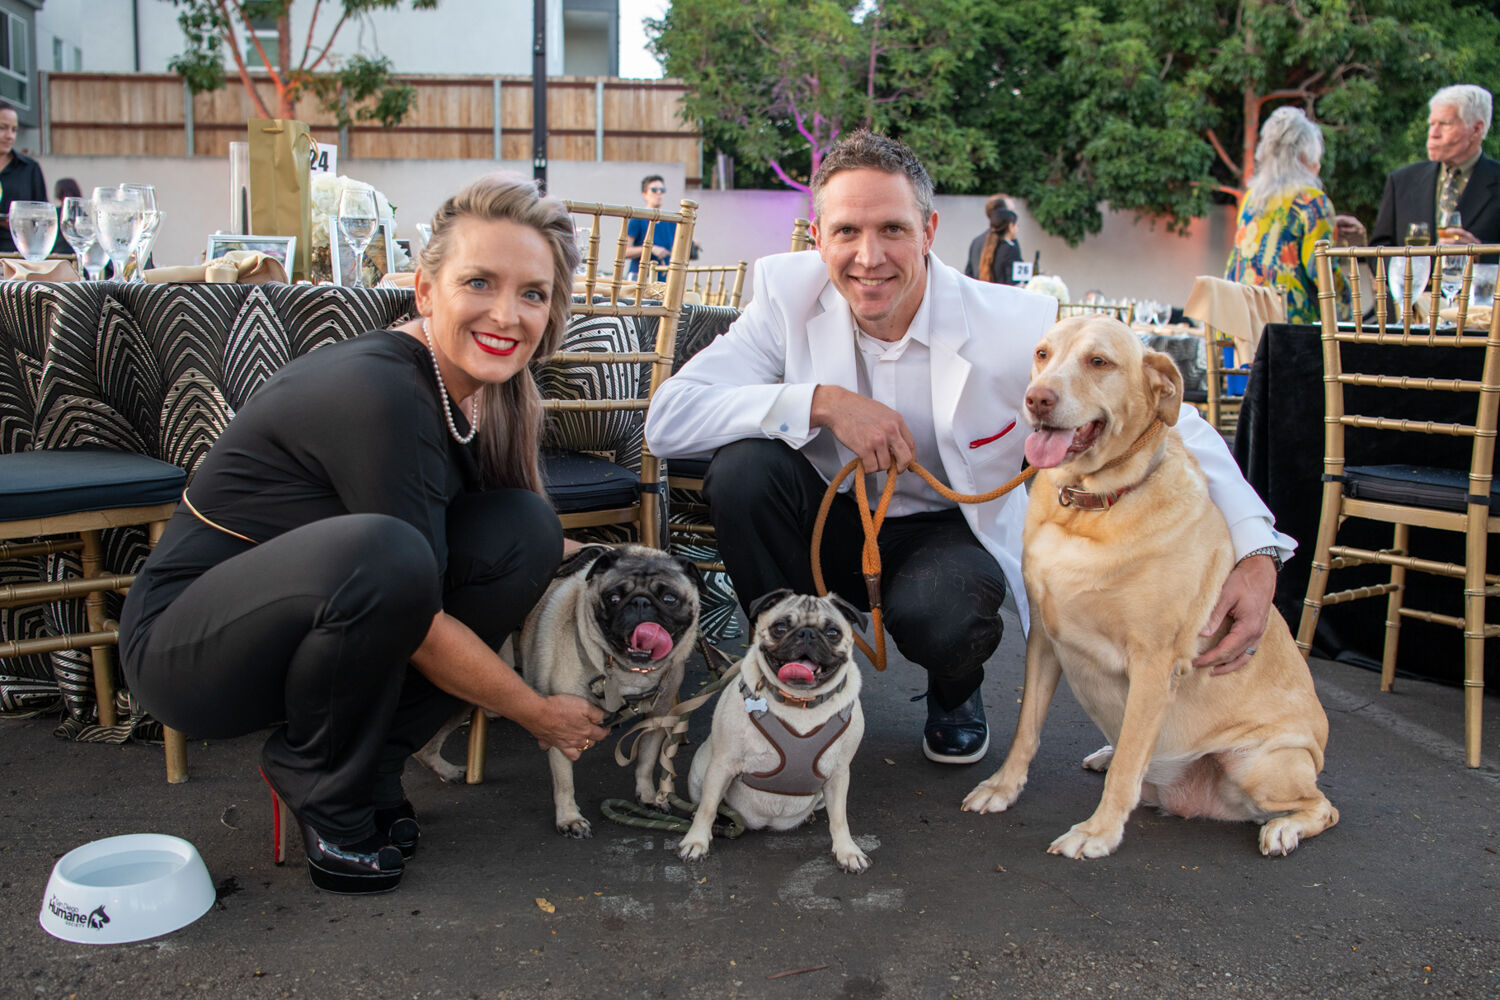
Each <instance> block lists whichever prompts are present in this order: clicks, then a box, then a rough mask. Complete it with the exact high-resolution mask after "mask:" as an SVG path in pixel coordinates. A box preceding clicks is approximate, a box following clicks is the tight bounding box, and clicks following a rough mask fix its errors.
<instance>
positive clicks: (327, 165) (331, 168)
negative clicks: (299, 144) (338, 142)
mask: <svg viewBox="0 0 1500 1000" xmlns="http://www.w3.org/2000/svg"><path fill="white" fill-rule="evenodd" d="M307 169H308V171H309V172H310V173H314V174H333V175H335V176H337V175H338V172H339V148H338V147H337V146H333V145H329V144H327V143H322V142H315V143H313V147H312V150H311V151H310V152H309V153H308V157H307Z"/></svg>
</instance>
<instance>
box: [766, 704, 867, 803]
mask: <svg viewBox="0 0 1500 1000" xmlns="http://www.w3.org/2000/svg"><path fill="white" fill-rule="evenodd" d="M740 690H741V692H743V693H744V694H745V697H746V698H747V699H748V698H749V697H750V696H749V692H748V691H746V689H745V686H744V682H743V681H741V682H740ZM746 711H747V712H748V714H749V716H750V722H751V724H753V725H754V726H755V728H756V729H758V730H760V734H761V735H762V736H764V737H765V738H766V740H767V742H769V743H770V744H771V746H772V747H774V748H775V750H776V753H777V755H778V756H779V757H780V758H781V763H779V764H777V765H776V766H775V767H773V768H772V769H771V770H769V771H760V772H750V771H747V772H745V773H744V774H741V775H740V781H742V782H744V783H745V785H746V786H748V787H750V788H753V789H755V790H756V791H758V792H771V793H773V794H776V795H816V794H817V793H818V792H820V791H821V790H822V789H823V785H824V783H825V782H827V781H828V776H827V775H825V774H823V773H822V772H821V771H819V770H818V761H820V760H822V759H823V754H824V753H826V752H827V751H828V748H829V747H831V746H833V744H834V741H835V740H837V739H838V738H839V737H840V736H842V735H843V733H844V730H846V729H848V728H849V720H850V719H851V718H852V717H853V715H854V704H853V703H852V702H851V703H850V704H848V705H845V706H844V708H843V710H842V711H840V712H839V713H838V714H837V715H834V716H832V717H831V718H829V719H826V720H825V721H824V722H822V723H821V724H820V725H818V726H816V727H814V728H813V729H812V730H811V731H809V732H806V733H799V732H796V731H795V730H793V729H791V728H790V727H788V726H787V724H786V723H785V722H783V721H782V720H781V718H780V717H779V716H777V715H773V714H772V713H770V712H768V711H766V710H765V709H764V708H761V709H755V710H750V709H746ZM835 722H837V723H838V726H837V727H835V726H834V725H833V723H835Z"/></svg>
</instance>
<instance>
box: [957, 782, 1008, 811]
mask: <svg viewBox="0 0 1500 1000" xmlns="http://www.w3.org/2000/svg"><path fill="white" fill-rule="evenodd" d="M1020 796H1021V787H1020V786H1019V785H1009V784H1002V783H999V782H995V781H994V780H993V779H992V780H990V781H986V782H983V783H982V784H979V785H976V786H975V788H974V790H973V791H972V792H970V793H969V794H968V795H966V796H964V806H963V808H964V812H974V813H997V812H1004V811H1005V810H1007V809H1009V808H1010V807H1011V806H1013V805H1015V804H1016V799H1018V798H1020Z"/></svg>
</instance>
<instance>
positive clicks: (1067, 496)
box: [1057, 418, 1166, 510]
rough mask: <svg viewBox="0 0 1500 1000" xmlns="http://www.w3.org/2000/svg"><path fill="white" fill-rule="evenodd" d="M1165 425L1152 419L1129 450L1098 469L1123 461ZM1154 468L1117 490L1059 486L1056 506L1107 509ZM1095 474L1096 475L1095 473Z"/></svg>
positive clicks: (1153, 467) (1108, 467) (1142, 480)
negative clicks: (1102, 490)
mask: <svg viewBox="0 0 1500 1000" xmlns="http://www.w3.org/2000/svg"><path fill="white" fill-rule="evenodd" d="M1165 426H1166V425H1165V424H1163V423H1162V422H1161V420H1160V419H1159V418H1158V419H1157V420H1154V421H1152V423H1151V426H1150V427H1147V428H1146V429H1145V430H1144V431H1143V432H1141V436H1140V437H1138V438H1136V439H1135V443H1134V444H1132V445H1131V446H1130V450H1129V451H1127V452H1125V454H1123V455H1121V456H1120V457H1119V458H1116V459H1115V460H1114V461H1112V462H1109V463H1108V464H1106V465H1104V466H1101V467H1100V468H1099V470H1098V471H1099V472H1103V471H1105V470H1106V469H1112V468H1114V467H1115V466H1117V465H1119V464H1121V463H1122V462H1124V461H1125V460H1126V459H1128V458H1130V457H1131V456H1132V455H1134V454H1135V453H1136V452H1138V451H1140V450H1141V448H1143V447H1144V446H1145V444H1146V442H1147V441H1149V440H1151V439H1152V438H1153V437H1155V436H1156V432H1157V431H1159V430H1162V429H1163V428H1164V427H1165ZM1159 464H1161V463H1159V462H1158V463H1157V465H1159ZM1156 468H1157V466H1156V465H1153V466H1151V468H1149V469H1147V470H1146V474H1145V475H1144V476H1142V477H1141V478H1140V479H1138V480H1136V481H1135V482H1134V483H1131V484H1130V485H1129V486H1125V487H1122V488H1120V489H1118V490H1111V491H1110V492H1108V493H1091V492H1089V491H1088V490H1081V489H1079V488H1078V487H1076V486H1059V487H1058V488H1057V503H1058V506H1061V507H1072V508H1073V509H1074V510H1109V509H1110V508H1111V507H1113V506H1114V505H1115V504H1117V503H1119V501H1120V498H1121V497H1122V496H1124V495H1125V494H1127V493H1129V492H1130V491H1131V490H1133V489H1135V488H1136V487H1137V486H1139V485H1141V483H1144V482H1145V481H1146V480H1148V479H1150V478H1151V474H1152V473H1153V472H1155V471H1156ZM1095 474H1096V475H1097V473H1095Z"/></svg>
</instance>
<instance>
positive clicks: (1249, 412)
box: [1234, 324, 1500, 684]
mask: <svg viewBox="0 0 1500 1000" xmlns="http://www.w3.org/2000/svg"><path fill="white" fill-rule="evenodd" d="M1320 332H1321V331H1320V329H1319V328H1318V327H1317V326H1311V325H1307V326H1304V325H1294V324H1271V325H1269V326H1267V327H1266V328H1265V331H1264V332H1263V333H1262V335H1261V338H1260V345H1259V347H1258V349H1257V350H1256V354H1255V365H1254V367H1253V368H1252V370H1251V374H1250V382H1249V385H1248V386H1247V387H1246V391H1245V401H1244V406H1243V409H1242V410H1241V411H1240V420H1239V427H1238V431H1237V433H1236V436H1235V441H1234V454H1235V458H1236V460H1238V462H1239V464H1240V468H1241V469H1242V470H1243V472H1244V474H1245V478H1246V479H1247V480H1249V482H1250V485H1251V486H1253V487H1255V489H1256V490H1257V492H1259V493H1260V495H1261V497H1262V498H1263V499H1264V500H1265V501H1266V504H1267V505H1268V506H1269V507H1270V508H1271V510H1272V512H1273V513H1274V514H1275V515H1276V526H1277V527H1278V528H1280V529H1281V530H1282V531H1284V532H1286V533H1287V534H1289V535H1291V536H1292V537H1293V538H1295V539H1297V542H1298V548H1297V554H1296V556H1295V557H1294V558H1293V559H1292V560H1291V561H1290V562H1288V563H1287V565H1286V567H1285V569H1283V570H1282V573H1281V577H1280V579H1279V580H1278V581H1277V587H1276V606H1277V607H1278V608H1279V609H1280V610H1281V613H1282V614H1283V615H1284V616H1286V619H1287V622H1288V624H1289V625H1291V628H1292V631H1293V632H1294V633H1295V632H1296V631H1297V623H1298V622H1299V621H1300V620H1301V617H1302V600H1303V598H1304V597H1305V596H1306V593H1307V577H1308V573H1309V571H1310V569H1311V566H1312V559H1313V549H1314V546H1315V545H1316V543H1317V537H1318V516H1319V508H1320V505H1321V502H1322V481H1321V478H1320V477H1321V475H1322V472H1323V381H1322V380H1323V356H1322V344H1321V341H1320V339H1319V337H1320ZM1392 356H1395V357H1398V358H1399V359H1401V360H1400V362H1399V363H1394V364H1392V363H1390V362H1389V360H1388V359H1390V358H1391V357H1392ZM1482 361H1483V353H1482V352H1481V351H1478V350H1474V349H1463V350H1459V349H1455V348H1421V349H1413V348H1409V347H1405V348H1403V347H1382V346H1376V345H1368V344H1353V345H1346V346H1345V348H1344V370H1345V371H1346V372H1355V371H1358V372H1365V373H1370V374H1374V373H1378V372H1382V371H1384V372H1397V371H1400V372H1403V373H1405V374H1409V375H1415V376H1438V377H1447V378H1452V377H1455V376H1460V375H1462V376H1464V377H1467V378H1471V379H1477V378H1478V377H1479V370H1480V365H1481V363H1482ZM1383 363H1384V367H1382V364H1383ZM1465 366H1466V367H1465ZM1466 369H1467V370H1466ZM1372 398H1376V399H1379V400H1380V401H1379V402H1378V403H1376V404H1374V405H1371V400H1372ZM1392 400H1394V401H1395V402H1394V404H1393V403H1392V402H1391V401H1392ZM1475 406H1476V396H1475V395H1474V394H1473V393H1455V392H1429V391H1400V390H1391V389H1368V388H1355V389H1348V390H1346V391H1345V408H1346V410H1347V411H1348V412H1351V413H1371V414H1383V415H1396V414H1398V413H1399V414H1401V415H1404V416H1407V417H1411V418H1413V419H1419V420H1440V421H1445V422H1453V423H1469V424H1472V423H1473V421H1474V412H1475ZM1345 450H1346V455H1347V458H1346V463H1347V464H1349V465H1358V464H1361V463H1364V464H1388V463H1396V462H1410V463H1413V464H1418V465H1439V466H1447V467H1451V468H1455V469H1463V470H1465V471H1467V470H1468V466H1469V451H1470V448H1469V440H1468V439H1467V438H1457V437H1449V436H1446V435H1429V434H1399V433H1392V432H1389V431H1368V430H1365V431H1362V430H1349V431H1348V432H1346V435H1345ZM1390 537H1391V536H1390V528H1389V527H1386V526H1384V525H1379V524H1374V523H1372V522H1368V521H1358V522H1356V521H1351V522H1349V523H1348V524H1347V525H1346V526H1345V527H1344V530H1343V531H1341V532H1340V533H1339V536H1338V541H1340V542H1342V543H1346V544H1352V545H1360V546H1363V547H1369V548H1385V547H1389V545H1390ZM1412 551H1413V552H1414V553H1415V554H1417V555H1421V556H1425V557H1428V558H1434V559H1443V560H1448V561H1452V562H1455V563H1462V562H1463V557H1464V547H1463V538H1462V536H1460V535H1457V534H1455V533H1452V532H1441V531H1431V530H1422V529H1413V530H1412ZM1489 567H1490V569H1489V571H1490V572H1491V573H1493V572H1495V571H1496V570H1497V569H1500V544H1497V543H1496V542H1494V541H1493V540H1492V542H1491V545H1490V555H1489ZM1389 573H1390V571H1389V569H1387V568H1385V567H1380V566H1370V567H1361V568H1359V569H1355V570H1343V571H1340V572H1338V573H1335V574H1333V575H1332V577H1331V581H1332V585H1333V588H1336V589H1340V590H1342V589H1344V588H1346V587H1349V586H1354V585H1356V584H1370V583H1377V582H1380V581H1382V580H1385V579H1387V578H1388V577H1389ZM1331 589H1332V588H1331ZM1405 603H1406V606H1407V607H1412V608H1421V609H1423V610H1429V611H1437V612H1441V613H1444V614H1451V615H1457V616H1462V615H1463V581H1462V580H1446V579H1440V578H1437V577H1433V576H1430V575H1428V574H1421V573H1411V574H1408V575H1407V595H1406V601H1405ZM1494 603H1495V602H1494V601H1493V600H1492V601H1490V602H1489V604H1491V605H1493V604H1494ZM1385 608H1386V601H1385V598H1383V597H1378V598H1368V599H1366V600H1362V601H1356V602H1354V603H1353V604H1347V605H1341V606H1337V607H1332V608H1324V609H1323V612H1322V615H1321V616H1320V618H1319V622H1318V633H1317V636H1316V638H1315V640H1314V652H1316V653H1317V654H1319V655H1321V656H1325V657H1333V658H1336V659H1340V660H1348V661H1353V662H1363V663H1366V665H1370V664H1371V663H1373V665H1376V666H1378V665H1379V662H1380V656H1381V646H1382V644H1383V642H1384V638H1385V637H1384V631H1385V628H1384V622H1385ZM1487 615H1488V617H1489V618H1490V620H1491V621H1494V620H1496V618H1497V617H1500V608H1493V609H1491V610H1488V611H1487ZM1485 657H1486V659H1485V674H1486V680H1487V683H1489V684H1495V683H1497V682H1500V648H1497V647H1496V644H1495V643H1488V644H1487V645H1486V648H1485ZM1397 669H1398V670H1401V671H1405V672H1409V673H1413V674H1418V675H1421V676H1424V677H1429V678H1434V679H1438V680H1444V681H1452V682H1458V681H1461V680H1462V678H1463V644H1462V635H1461V633H1460V630H1458V629H1456V628H1452V627H1450V626H1446V625H1431V624H1428V623H1426V622H1419V621H1413V620H1410V619H1407V620H1405V621H1403V622H1402V626H1401V642H1400V647H1399V654H1398V658H1397Z"/></svg>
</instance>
